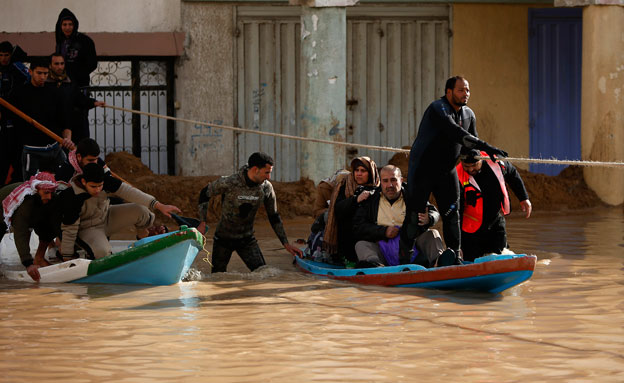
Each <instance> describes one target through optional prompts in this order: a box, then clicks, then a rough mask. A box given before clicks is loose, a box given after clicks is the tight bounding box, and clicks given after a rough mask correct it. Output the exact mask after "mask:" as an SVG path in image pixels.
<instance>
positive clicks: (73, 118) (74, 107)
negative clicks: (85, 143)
mask: <svg viewBox="0 0 624 383" xmlns="http://www.w3.org/2000/svg"><path fill="white" fill-rule="evenodd" d="M46 86H51V87H54V88H57V89H58V90H59V91H60V93H61V95H62V97H63V99H64V100H65V102H66V103H67V106H68V113H69V124H70V128H71V130H72V140H73V141H74V142H76V143H78V142H80V141H81V140H82V139H83V138H88V137H89V125H88V123H86V124H85V121H84V117H85V115H87V114H88V110H89V109H92V108H95V107H96V106H104V101H97V100H96V99H94V98H91V97H88V96H87V95H86V94H85V92H83V91H81V90H80V89H79V88H78V84H77V83H76V82H74V81H73V79H72V78H71V77H69V76H68V75H67V71H66V70H65V58H63V56H62V55H61V54H60V53H54V54H52V55H51V56H50V73H49V75H48V79H47V80H46ZM85 128H86V129H85Z"/></svg>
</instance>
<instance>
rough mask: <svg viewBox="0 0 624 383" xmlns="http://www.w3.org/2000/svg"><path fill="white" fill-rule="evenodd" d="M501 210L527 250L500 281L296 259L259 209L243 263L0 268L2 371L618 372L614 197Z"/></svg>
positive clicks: (360, 378)
mask: <svg viewBox="0 0 624 383" xmlns="http://www.w3.org/2000/svg"><path fill="white" fill-rule="evenodd" d="M507 226H508V237H509V241H510V245H511V248H512V249H513V250H514V251H516V252H517V253H529V254H536V255H537V257H538V265H537V267H536V270H535V273H534V275H533V277H532V278H531V279H530V280H529V281H528V282H525V283H524V284H522V285H520V286H517V287H514V288H512V289H510V290H507V291H505V292H504V293H503V294H500V295H491V294H481V293H471V292H447V291H437V290H423V289H406V288H383V287H376V286H372V287H371V286H359V285H353V284H348V283H342V282H335V281H328V280H324V279H320V278H318V277H315V276H311V275H306V274H303V273H300V272H298V271H297V270H296V269H295V268H294V267H293V266H292V264H291V262H290V258H289V256H287V253H286V252H285V251H284V250H279V251H278V250H276V249H278V248H279V247H280V246H279V242H278V240H277V239H276V237H275V236H274V234H273V233H272V231H271V229H270V227H269V226H268V225H267V224H266V223H264V222H263V224H262V225H261V226H260V227H259V228H258V233H257V234H258V235H257V236H258V238H259V240H260V245H261V247H262V248H263V250H264V252H265V255H266V258H267V262H268V263H269V266H268V267H265V268H263V269H261V270H259V271H257V272H255V273H247V272H246V269H245V267H244V265H243V264H242V262H240V260H239V258H238V257H237V256H236V255H234V256H233V259H232V262H231V264H230V268H229V270H230V272H229V273H226V274H223V275H218V276H216V277H214V276H211V275H209V274H205V273H202V274H200V273H199V272H196V273H195V274H196V279H198V280H196V281H192V282H184V283H180V284H178V285H173V286H158V287H151V286H140V287H130V286H114V285H73V284H63V285H60V284H58V285H45V286H44V285H41V286H36V285H27V284H21V283H14V282H9V281H7V280H0V382H32V381H36V382H52V381H54V382H59V381H63V382H150V381H162V382H208V381H209V382H414V381H462V382H501V381H505V382H520V381H528V382H536V381H544V382H546V381H547V382H553V381H558V382H598V381H599V382H622V381H624V315H623V311H624V213H623V212H622V209H621V208H619V209H592V210H587V211H581V212H574V211H572V212H536V214H535V215H534V216H533V217H532V218H530V219H529V220H525V219H523V218H521V216H520V213H514V215H513V216H512V217H511V218H510V219H509V220H508V225H507ZM308 228H309V222H307V221H301V220H296V221H287V222H286V229H287V233H288V235H289V238H290V240H291V241H293V240H294V239H297V238H305V237H306V236H307V230H308ZM201 257H203V255H200V257H198V258H201ZM196 265H197V268H199V269H201V270H207V269H206V266H205V265H204V264H203V261H201V260H197V261H196Z"/></svg>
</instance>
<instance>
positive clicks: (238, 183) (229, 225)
mask: <svg viewBox="0 0 624 383" xmlns="http://www.w3.org/2000/svg"><path fill="white" fill-rule="evenodd" d="M272 170H273V159H272V158H271V157H270V156H268V155H267V154H265V153H259V152H257V153H254V154H252V155H251V156H250V157H249V160H248V162H247V165H246V166H243V167H242V168H241V169H240V170H239V171H238V172H237V173H235V174H232V175H230V176H227V177H221V178H220V179H218V180H216V181H214V182H212V183H210V184H208V186H206V187H205V188H203V189H202V191H201V192H200V194H199V206H198V208H199V217H200V220H201V221H202V224H201V225H200V227H203V226H204V225H205V222H206V213H207V211H208V202H209V201H210V198H211V197H216V196H219V195H221V202H222V203H221V219H220V220H219V223H218V224H217V229H216V230H215V235H214V243H213V247H212V272H213V273H218V272H225V271H226V269H227V265H228V263H229V262H230V258H231V257H232V252H233V251H236V252H237V253H238V255H239V256H240V257H241V259H242V260H243V262H245V265H247V267H248V268H249V270H251V271H254V270H255V269H257V268H258V267H260V266H264V265H266V262H265V260H264V257H263V256H262V252H261V251H260V247H259V246H258V242H257V241H256V238H255V237H254V228H253V224H254V219H255V217H256V213H257V211H258V208H259V207H260V205H261V204H264V207H265V209H266V212H267V215H268V218H269V222H270V223H271V226H272V227H273V231H275V234H276V235H277V237H278V238H279V240H280V242H281V243H282V245H284V248H285V249H286V250H287V251H288V252H289V253H290V254H292V255H299V256H300V255H301V250H299V249H298V248H296V247H294V246H292V245H291V244H289V243H288V238H287V237H286V233H285V231H284V225H283V224H282V219H281V217H280V215H279V213H278V212H277V203H276V199H275V192H274V190H273V185H271V182H269V179H270V178H271V171H272Z"/></svg>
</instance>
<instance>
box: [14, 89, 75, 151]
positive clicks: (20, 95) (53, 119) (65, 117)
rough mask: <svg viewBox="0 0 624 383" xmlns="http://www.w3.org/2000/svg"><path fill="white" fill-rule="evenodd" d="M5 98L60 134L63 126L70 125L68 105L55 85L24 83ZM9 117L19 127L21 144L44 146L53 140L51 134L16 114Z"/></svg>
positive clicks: (64, 127) (67, 126)
mask: <svg viewBox="0 0 624 383" xmlns="http://www.w3.org/2000/svg"><path fill="white" fill-rule="evenodd" d="M8 101H9V102H10V103H11V104H13V106H15V107H16V108H17V109H19V110H21V111H22V112H24V113H25V114H26V115H28V116H30V117H32V118H33V119H34V120H35V121H37V122H39V123H40V124H42V125H43V126H45V127H46V128H48V129H50V130H51V131H52V132H54V133H56V134H57V135H59V136H62V132H63V130H65V129H70V126H69V123H68V122H69V109H68V107H67V103H66V102H64V99H63V97H62V96H61V94H60V93H59V91H58V89H55V88H53V87H48V86H42V87H35V86H34V85H32V83H27V84H25V85H24V86H22V87H20V88H18V89H16V90H15V91H13V92H12V93H11V96H10V97H9V100H8ZM11 118H12V120H13V123H14V125H15V127H16V128H17V129H18V135H19V136H20V138H21V142H22V144H24V145H32V146H46V145H50V144H54V143H55V142H56V141H55V140H54V138H51V137H49V136H48V135H46V134H45V133H43V132H42V131H40V130H39V129H37V128H35V127H34V126H32V125H30V124H29V123H28V122H26V121H24V120H23V119H21V118H19V117H17V116H12V117H11Z"/></svg>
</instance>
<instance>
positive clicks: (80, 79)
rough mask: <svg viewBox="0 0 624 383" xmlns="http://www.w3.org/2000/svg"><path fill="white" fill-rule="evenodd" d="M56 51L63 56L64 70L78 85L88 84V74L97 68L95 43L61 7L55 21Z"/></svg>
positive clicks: (72, 16)
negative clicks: (79, 29)
mask: <svg viewBox="0 0 624 383" xmlns="http://www.w3.org/2000/svg"><path fill="white" fill-rule="evenodd" d="M56 53H60V54H61V55H63V57H64V58H65V64H66V70H67V74H68V75H69V77H70V78H71V79H72V81H74V82H76V83H77V84H78V86H79V87H81V88H83V87H86V86H89V74H91V72H93V71H94V70H95V68H97V55H96V53H95V44H94V43H93V40H91V38H90V37H89V36H87V35H85V34H83V33H80V32H78V19H77V18H76V16H75V15H74V14H73V13H72V11H70V10H69V9H67V8H63V10H62V11H61V13H60V14H59V17H58V21H57V22H56Z"/></svg>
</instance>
